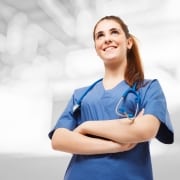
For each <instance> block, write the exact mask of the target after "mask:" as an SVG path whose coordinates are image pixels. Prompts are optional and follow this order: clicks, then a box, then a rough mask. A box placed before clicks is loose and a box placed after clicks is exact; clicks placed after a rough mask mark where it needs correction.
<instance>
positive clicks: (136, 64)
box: [93, 16, 144, 88]
mask: <svg viewBox="0 0 180 180" xmlns="http://www.w3.org/2000/svg"><path fill="white" fill-rule="evenodd" d="M103 20H113V21H115V22H117V23H118V24H119V25H120V26H121V27H122V29H123V31H124V33H125V36H126V38H127V39H128V38H132V41H133V45H132V47H131V49H128V50H127V66H126V70H125V81H126V82H127V84H129V85H130V86H133V84H134V83H137V88H139V87H140V86H141V85H142V84H143V81H144V71H143V68H142V63H141V57H140V53H139V49H138V45H137V42H136V38H135V36H133V35H132V34H130V33H129V29H128V26H127V25H126V24H125V23H124V21H123V20H122V19H121V18H119V17H118V16H105V17H103V18H101V19H100V20H99V21H98V22H97V23H96V25H95V26H94V31H93V39H94V40H95V30H96V28H97V26H98V24H99V23H100V22H101V21H103Z"/></svg>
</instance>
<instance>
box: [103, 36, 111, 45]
mask: <svg viewBox="0 0 180 180" xmlns="http://www.w3.org/2000/svg"><path fill="white" fill-rule="evenodd" d="M104 42H105V44H109V43H111V42H112V40H111V36H110V35H106V36H105V37H104Z"/></svg>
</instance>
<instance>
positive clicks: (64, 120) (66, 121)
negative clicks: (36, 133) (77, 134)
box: [48, 95, 77, 139]
mask: <svg viewBox="0 0 180 180" xmlns="http://www.w3.org/2000/svg"><path fill="white" fill-rule="evenodd" d="M73 104H74V95H73V96H72V97H71V99H70V100H69V102H68V104H67V106H66V108H65V110H64V112H63V113H62V114H61V116H60V117H59V119H58V120H57V122H56V124H55V126H54V127H53V129H52V130H51V131H50V132H49V134H48V136H49V138H50V139H51V138H52V136H53V133H54V131H55V130H56V129H57V128H66V129H69V130H73V129H74V128H75V127H76V123H77V121H76V119H75V118H74V116H73V113H72V109H73Z"/></svg>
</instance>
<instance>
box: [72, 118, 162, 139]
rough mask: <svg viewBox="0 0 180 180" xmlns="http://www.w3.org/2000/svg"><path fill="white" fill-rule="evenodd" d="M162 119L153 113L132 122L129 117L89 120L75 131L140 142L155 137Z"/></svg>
mask: <svg viewBox="0 0 180 180" xmlns="http://www.w3.org/2000/svg"><path fill="white" fill-rule="evenodd" d="M159 127H160V121H159V120H158V119H157V118H156V117H155V116H153V115H140V116H137V117H136V119H135V120H134V121H133V122H132V120H129V119H123V120H121V119H115V120H107V121H87V122H85V123H83V124H82V125H80V126H79V127H78V128H77V129H76V130H75V131H77V132H79V133H81V134H90V135H95V136H99V137H103V138H107V139H110V140H112V141H115V142H118V143H139V142H145V141H148V140H150V139H152V138H154V137H155V136H156V134H157V132H158V129H159Z"/></svg>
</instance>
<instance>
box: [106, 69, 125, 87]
mask: <svg viewBox="0 0 180 180" xmlns="http://www.w3.org/2000/svg"><path fill="white" fill-rule="evenodd" d="M124 73H125V67H122V66H120V67H116V68H112V67H111V68H107V67H106V68H105V75H104V79H103V84H104V88H105V89H112V88H113V87H115V86H116V85H117V84H118V83H119V82H121V81H123V80H124Z"/></svg>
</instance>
